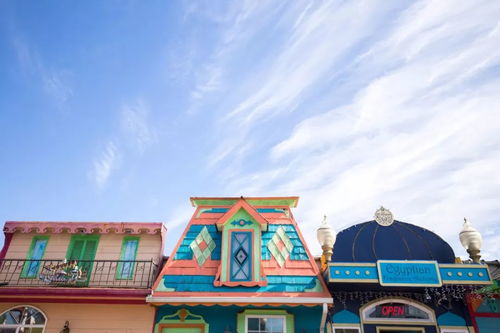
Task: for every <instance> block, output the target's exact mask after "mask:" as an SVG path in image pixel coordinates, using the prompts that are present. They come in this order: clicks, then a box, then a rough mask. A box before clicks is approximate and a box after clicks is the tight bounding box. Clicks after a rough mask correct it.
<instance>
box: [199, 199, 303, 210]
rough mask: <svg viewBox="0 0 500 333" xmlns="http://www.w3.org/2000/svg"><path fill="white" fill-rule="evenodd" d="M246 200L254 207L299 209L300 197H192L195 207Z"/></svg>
mask: <svg viewBox="0 0 500 333" xmlns="http://www.w3.org/2000/svg"><path fill="white" fill-rule="evenodd" d="M241 199H245V200H247V201H248V202H249V203H250V204H251V205H252V206H263V207H266V206H284V207H291V208H295V207H297V203H298V201H299V197H243V196H241V197H191V198H190V201H191V204H192V205H193V207H200V206H232V205H234V204H235V203H236V202H237V201H238V200H241Z"/></svg>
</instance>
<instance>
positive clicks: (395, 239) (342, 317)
mask: <svg viewBox="0 0 500 333" xmlns="http://www.w3.org/2000/svg"><path fill="white" fill-rule="evenodd" d="M326 278H327V280H328V285H329V288H330V291H331V293H332V295H333V299H334V307H333V310H332V312H331V313H330V316H329V320H330V322H331V330H332V331H333V332H335V333H396V332H404V333H470V332H478V331H477V327H476V328H475V327H474V325H473V323H472V321H471V317H470V315H469V311H468V308H467V302H466V297H467V295H468V294H470V293H472V292H474V291H475V290H476V289H478V288H480V287H481V286H484V285H489V284H491V276H490V274H489V271H488V266H487V265H484V264H474V263H467V264H464V263H462V262H461V261H460V260H459V259H458V258H455V254H454V252H453V250H452V248H451V247H450V246H449V245H448V244H447V243H446V242H445V241H444V240H443V239H442V238H440V237H439V236H438V235H436V234H435V233H433V232H431V231H429V230H427V229H424V228H421V227H418V226H416V225H412V224H409V223H405V222H401V221H397V220H394V219H393V217H392V213H391V212H389V211H388V210H386V209H384V208H381V209H379V210H378V211H377V212H376V214H375V220H373V221H369V222H364V223H360V224H356V225H354V226H352V227H349V228H347V229H345V230H342V231H341V232H339V234H338V235H337V240H336V242H335V245H334V248H333V255H332V258H331V261H330V262H329V264H328V269H327V271H326ZM497 329H498V330H497V331H495V332H500V327H499V328H497ZM479 332H480V333H483V331H481V330H479ZM485 332H486V331H485ZM487 332H488V333H489V332H490V331H487Z"/></svg>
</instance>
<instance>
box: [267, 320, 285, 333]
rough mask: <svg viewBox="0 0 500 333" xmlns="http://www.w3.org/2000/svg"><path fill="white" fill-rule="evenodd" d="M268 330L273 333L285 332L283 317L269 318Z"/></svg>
mask: <svg viewBox="0 0 500 333" xmlns="http://www.w3.org/2000/svg"><path fill="white" fill-rule="evenodd" d="M267 326H268V327H267V330H268V331H269V332H273V333H279V332H283V328H284V327H283V326H284V324H283V318H268V319H267Z"/></svg>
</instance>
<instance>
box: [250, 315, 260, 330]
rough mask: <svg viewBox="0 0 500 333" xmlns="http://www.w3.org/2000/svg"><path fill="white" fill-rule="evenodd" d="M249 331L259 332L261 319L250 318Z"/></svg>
mask: <svg viewBox="0 0 500 333" xmlns="http://www.w3.org/2000/svg"><path fill="white" fill-rule="evenodd" d="M248 329H249V330H255V331H259V318H248Z"/></svg>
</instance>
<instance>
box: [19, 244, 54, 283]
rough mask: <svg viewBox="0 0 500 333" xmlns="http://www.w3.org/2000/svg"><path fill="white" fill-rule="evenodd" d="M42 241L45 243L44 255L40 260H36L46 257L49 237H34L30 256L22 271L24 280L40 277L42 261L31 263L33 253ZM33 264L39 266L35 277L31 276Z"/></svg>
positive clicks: (27, 257)
mask: <svg viewBox="0 0 500 333" xmlns="http://www.w3.org/2000/svg"><path fill="white" fill-rule="evenodd" d="M40 240H44V241H45V246H44V247H43V250H42V254H41V255H40V258H38V259H35V260H41V259H43V257H44V256H45V250H46V249H47V245H48V243H49V236H33V239H32V240H31V245H30V249H29V251H28V255H27V256H26V262H25V263H24V266H23V270H22V271H21V278H23V279H35V278H37V277H38V273H39V272H40V267H41V266H42V265H41V262H40V261H30V260H31V259H33V252H34V251H35V246H36V243H37V242H38V241H40ZM33 264H35V265H37V267H36V273H35V274H33V275H30V271H31V267H32V265H33Z"/></svg>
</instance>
